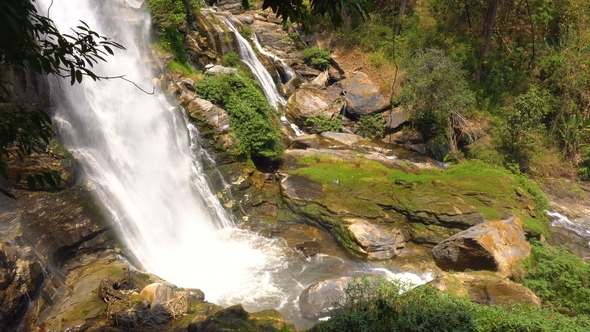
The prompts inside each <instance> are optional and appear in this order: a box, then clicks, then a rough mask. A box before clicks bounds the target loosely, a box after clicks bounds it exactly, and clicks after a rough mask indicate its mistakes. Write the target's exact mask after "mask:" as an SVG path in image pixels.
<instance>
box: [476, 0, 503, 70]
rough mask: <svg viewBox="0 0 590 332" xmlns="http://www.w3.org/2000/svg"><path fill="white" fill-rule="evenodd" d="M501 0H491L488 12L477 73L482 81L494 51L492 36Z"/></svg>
mask: <svg viewBox="0 0 590 332" xmlns="http://www.w3.org/2000/svg"><path fill="white" fill-rule="evenodd" d="M498 2H499V0H491V1H490V3H489V5H488V10H487V12H486V18H485V22H484V26H483V32H482V42H483V43H482V47H481V53H480V57H479V61H480V62H479V68H478V71H477V78H478V79H479V80H480V81H481V80H483V79H484V78H485V76H486V75H487V66H486V61H487V60H488V56H489V55H490V51H491V49H492V36H493V35H494V27H495V26H496V14H497V13H498Z"/></svg>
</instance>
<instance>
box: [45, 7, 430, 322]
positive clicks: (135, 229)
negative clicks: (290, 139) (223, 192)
mask: <svg viewBox="0 0 590 332" xmlns="http://www.w3.org/2000/svg"><path fill="white" fill-rule="evenodd" d="M39 3H40V5H41V6H42V8H43V10H42V12H43V13H46V12H47V8H49V6H51V9H50V11H49V16H50V17H51V18H52V19H53V20H54V21H55V23H56V25H57V27H58V28H59V29H60V31H62V32H66V31H68V30H69V29H70V27H73V26H77V25H79V22H78V20H79V19H80V18H83V19H84V21H85V22H86V23H88V24H89V25H90V27H91V28H92V29H94V30H96V31H97V32H99V33H100V34H103V35H108V36H113V37H114V38H115V39H116V41H117V42H120V43H121V44H123V45H125V47H126V48H127V50H125V51H117V52H116V54H115V56H114V57H111V58H109V59H108V63H101V64H98V65H96V66H95V67H94V70H95V72H96V73H97V74H99V75H103V76H116V75H121V74H125V75H126V78H128V79H130V80H132V81H134V82H135V83H137V84H138V85H140V86H150V85H151V79H152V73H151V68H150V66H149V63H147V62H146V61H145V60H144V57H143V56H142V54H143V52H145V51H146V50H145V49H144V48H142V47H140V46H139V45H149V38H148V36H149V28H150V18H149V16H148V15H147V14H145V13H139V14H138V15H140V16H139V17H137V18H136V19H133V20H130V21H127V20H125V19H124V18H123V17H122V15H120V14H115V15H113V13H117V8H118V7H117V6H121V3H123V2H121V1H119V2H117V3H115V1H101V2H100V3H99V2H97V1H96V0H79V1H76V2H70V1H67V0H40V1H39ZM101 10H107V11H108V12H109V14H105V13H102V12H101ZM221 18H222V20H223V21H224V22H226V24H228V27H229V29H231V30H232V31H234V32H235V33H236V36H237V38H238V40H240V43H241V44H242V43H245V44H248V43H247V41H246V40H245V39H244V38H243V37H241V35H240V34H239V33H238V32H237V30H236V29H235V27H234V26H233V25H232V24H231V22H230V21H229V19H228V18H227V17H224V16H221ZM133 22H140V23H141V22H143V24H139V28H140V30H141V31H139V32H137V31H135V30H137V28H138V24H134V23H133ZM248 49H250V51H248ZM240 55H241V56H242V59H243V60H244V62H245V63H246V64H247V65H248V67H249V68H251V69H252V71H255V72H257V74H256V75H257V77H258V75H261V76H260V77H267V78H268V80H267V79H264V81H263V80H262V79H260V78H259V80H260V83H261V85H262V86H263V87H264V90H265V93H266V94H267V97H268V98H269V103H270V104H271V105H281V106H282V105H284V102H285V101H284V99H283V98H282V97H281V96H280V94H279V93H278V91H277V89H276V86H275V85H274V83H273V81H272V78H271V77H270V75H269V74H268V72H266V70H265V69H264V67H263V66H262V64H260V61H258V59H257V58H256V55H255V53H254V52H253V51H251V47H249V44H248V47H241V48H240ZM267 85H269V86H267ZM268 91H271V92H272V91H274V92H273V93H269V92H268ZM52 98H53V101H54V104H55V106H54V111H55V115H54V123H55V124H56V126H57V127H58V131H59V133H60V135H61V137H62V140H63V142H64V144H65V145H66V146H67V147H68V148H69V149H70V151H71V152H72V153H73V154H74V155H75V156H76V158H77V159H78V160H79V161H80V163H81V164H82V166H83V169H84V171H85V173H86V179H87V180H88V181H87V182H88V185H89V186H90V187H91V188H93V189H94V190H95V192H96V193H97V194H98V196H99V198H100V199H101V201H102V202H103V204H104V205H105V207H106V208H107V210H108V212H110V215H111V216H112V219H113V220H114V221H115V222H116V224H117V228H118V231H119V232H120V233H121V234H122V236H123V238H124V239H125V242H126V244H127V246H128V247H129V249H130V250H131V251H132V252H133V253H134V254H135V256H136V257H137V259H138V260H139V262H141V264H142V265H143V269H145V270H147V271H149V272H153V273H155V274H157V275H159V276H160V277H162V278H164V279H166V280H168V281H170V282H172V283H175V284H177V285H179V286H182V287H194V288H200V289H202V290H203V291H204V292H205V294H206V298H207V300H208V301H210V302H214V303H218V304H220V305H223V306H228V305H232V304H237V303H242V304H243V305H244V307H245V308H246V309H247V310H250V311H257V310H263V309H268V308H277V309H279V310H280V311H281V312H282V313H283V315H284V316H285V317H286V319H287V320H288V321H289V322H292V323H295V324H296V325H297V326H298V327H299V328H308V327H310V326H311V324H312V322H310V321H306V320H304V319H302V318H301V317H300V315H299V309H298V296H299V294H300V292H301V291H302V290H303V289H304V288H305V287H307V286H308V285H310V284H311V283H314V282H317V281H319V280H322V279H327V278H333V277H338V276H341V275H342V274H341V273H339V272H338V271H341V270H342V269H340V268H338V267H341V266H343V265H347V266H350V267H352V270H354V271H357V272H358V273H362V272H368V271H375V269H374V268H371V267H368V266H366V265H364V264H356V263H351V262H345V261H343V260H342V259H340V258H337V257H332V256H327V255H318V256H317V257H314V258H311V259H305V258H303V256H302V255H300V254H299V253H297V252H294V251H293V250H291V249H290V248H289V247H288V246H287V245H286V243H285V241H284V240H282V239H269V238H265V237H262V236H259V235H257V234H255V233H252V232H249V231H245V230H239V229H236V228H234V227H233V225H234V224H233V221H232V220H231V219H230V218H229V217H228V216H227V214H226V213H225V211H224V209H223V208H222V207H221V205H220V203H219V201H218V199H217V197H215V196H214V195H213V193H212V192H211V191H210V189H209V186H208V182H207V179H206V178H205V176H204V174H203V171H202V166H201V162H200V160H201V158H202V157H203V156H205V157H206V153H205V152H204V151H201V148H200V145H199V142H198V131H197V128H196V127H194V126H193V125H191V124H190V123H189V122H188V121H187V118H186V114H185V113H184V112H183V111H182V110H181V109H178V108H177V107H172V106H171V105H169V104H168V103H167V102H166V101H165V99H164V98H162V97H158V96H156V95H148V94H145V93H144V92H142V91H140V90H139V89H137V88H135V87H134V86H133V85H131V84H129V83H127V82H125V81H122V80H109V81H99V82H93V81H92V80H90V79H87V78H86V79H85V80H84V81H83V82H82V84H79V85H74V86H69V83H68V82H66V81H63V80H57V79H56V80H55V82H54V84H53V89H52ZM348 270H350V269H348ZM377 270H378V269H377ZM389 273H390V272H389ZM409 277H412V276H409ZM413 277H414V278H415V277H416V276H413ZM416 280H419V279H416Z"/></svg>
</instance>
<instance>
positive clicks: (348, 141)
mask: <svg viewBox="0 0 590 332" xmlns="http://www.w3.org/2000/svg"><path fill="white" fill-rule="evenodd" d="M321 135H322V137H325V138H329V139H332V140H335V141H337V142H338V143H340V144H343V145H346V146H354V144H356V143H358V142H361V141H364V140H365V139H364V138H363V137H362V136H359V135H355V134H346V133H335V132H332V131H324V132H323V133H322V134H321Z"/></svg>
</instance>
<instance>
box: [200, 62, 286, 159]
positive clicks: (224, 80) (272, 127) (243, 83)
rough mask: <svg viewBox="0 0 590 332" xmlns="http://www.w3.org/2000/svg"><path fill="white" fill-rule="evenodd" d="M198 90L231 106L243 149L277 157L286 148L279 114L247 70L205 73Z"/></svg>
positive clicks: (232, 126) (245, 153) (215, 101)
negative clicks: (277, 118) (277, 114)
mask: <svg viewBox="0 0 590 332" xmlns="http://www.w3.org/2000/svg"><path fill="white" fill-rule="evenodd" d="M195 91H196V92H197V93H198V94H199V96H201V97H202V98H204V99H207V100H209V101H211V102H213V103H215V104H219V105H221V106H222V107H223V108H225V109H226V110H227V112H228V114H229V118H230V124H231V130H232V133H233V134H234V135H235V137H236V138H237V141H238V144H237V146H236V148H237V149H238V151H239V152H240V153H242V154H244V155H245V156H247V157H251V156H252V155H254V156H262V157H275V156H277V155H279V154H281V153H282V152H283V146H282V144H281V142H280V131H279V130H278V129H277V128H278V126H277V125H276V124H275V122H274V121H273V119H276V115H275V114H274V112H273V111H272V109H271V107H270V106H269V105H268V102H267V100H266V98H265V97H264V94H262V92H261V91H260V88H259V87H258V85H257V84H256V81H254V80H253V79H251V78H249V77H248V76H247V75H246V74H245V73H244V72H243V71H239V72H238V73H236V74H228V75H219V76H205V77H204V78H203V79H201V80H200V81H198V82H196V83H195Z"/></svg>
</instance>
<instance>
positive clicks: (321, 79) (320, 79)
mask: <svg viewBox="0 0 590 332" xmlns="http://www.w3.org/2000/svg"><path fill="white" fill-rule="evenodd" d="M309 83H310V84H313V85H315V86H318V87H320V88H323V87H325V86H326V85H327V84H328V73H327V72H325V71H323V72H322V73H321V74H319V75H318V76H317V77H316V78H314V79H313V80H312V81H310V82H309Z"/></svg>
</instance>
